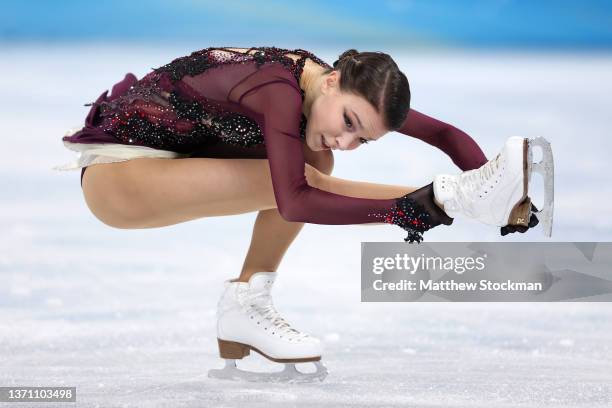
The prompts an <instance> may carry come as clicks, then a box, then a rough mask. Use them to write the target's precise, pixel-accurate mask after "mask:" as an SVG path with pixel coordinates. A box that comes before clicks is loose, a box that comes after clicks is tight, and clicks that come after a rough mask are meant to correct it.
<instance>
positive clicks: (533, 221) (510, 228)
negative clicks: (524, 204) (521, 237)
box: [499, 203, 540, 236]
mask: <svg viewBox="0 0 612 408" xmlns="http://www.w3.org/2000/svg"><path fill="white" fill-rule="evenodd" d="M536 211H538V209H537V207H536V206H535V205H533V203H531V217H530V218H529V224H528V226H527V227H525V226H523V225H511V224H508V225H504V226H503V227H501V228H500V231H499V232H500V234H501V235H502V236H504V235H508V234H510V233H514V232H517V231H518V232H520V233H521V234H524V233H525V232H526V231H527V230H528V229H529V228H533V227H535V226H536V225H538V224H539V223H540V221H539V220H538V217H536V215H535V214H534V212H536Z"/></svg>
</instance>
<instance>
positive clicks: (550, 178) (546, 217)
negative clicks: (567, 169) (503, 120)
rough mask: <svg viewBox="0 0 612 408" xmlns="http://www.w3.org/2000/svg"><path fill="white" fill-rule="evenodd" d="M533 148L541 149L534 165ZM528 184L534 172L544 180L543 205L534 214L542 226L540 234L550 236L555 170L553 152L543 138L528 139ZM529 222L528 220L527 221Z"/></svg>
mask: <svg viewBox="0 0 612 408" xmlns="http://www.w3.org/2000/svg"><path fill="white" fill-rule="evenodd" d="M534 146H538V147H539V148H540V149H542V159H541V160H540V161H539V162H537V163H534V162H533V154H532V151H531V149H532V148H533V147H534ZM528 163H529V182H530V183H531V173H532V172H536V173H538V174H540V175H541V176H542V178H543V180H544V204H543V205H542V207H541V208H540V209H539V210H538V211H535V212H534V214H535V215H536V217H537V218H538V221H540V223H541V224H542V232H543V233H544V235H545V236H547V237H550V236H552V224H553V211H554V194H555V189H554V182H555V170H554V159H553V152H552V148H551V146H550V142H548V140H546V139H545V138H543V137H541V136H540V137H536V138H534V139H529V160H528ZM527 222H529V219H528V220H527Z"/></svg>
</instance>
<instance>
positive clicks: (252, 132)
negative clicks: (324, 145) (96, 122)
mask: <svg viewBox="0 0 612 408" xmlns="http://www.w3.org/2000/svg"><path fill="white" fill-rule="evenodd" d="M231 48H232V47H209V48H204V49H202V50H199V51H195V52H193V53H191V54H190V55H188V56H184V57H180V58H176V59H174V60H173V61H172V62H170V63H168V64H166V65H163V66H161V67H158V68H153V71H152V72H150V73H149V74H147V75H146V76H144V77H143V78H142V79H141V80H139V81H138V82H136V83H135V84H134V85H133V86H132V87H130V89H129V90H128V92H127V93H126V94H125V95H122V96H121V97H119V98H117V99H116V100H114V101H111V102H102V103H101V104H100V105H101V109H100V112H101V113H100V116H101V118H102V124H101V126H102V127H103V129H104V130H105V131H106V132H109V133H111V134H113V135H114V136H115V137H116V138H118V139H119V140H120V141H121V142H122V143H125V144H136V145H145V146H149V147H153V148H157V149H164V150H173V151H177V152H181V153H190V152H193V151H194V150H201V149H203V148H205V147H206V146H207V145H213V144H216V143H219V142H223V143H227V144H231V145H234V146H239V147H245V148H248V147H251V146H255V145H260V144H265V142H264V137H263V134H262V129H261V127H260V126H259V124H258V123H257V122H256V121H255V120H253V118H251V117H249V115H245V114H244V112H240V110H238V109H235V108H236V105H235V104H232V103H230V102H228V100H227V99H228V98H227V94H228V90H229V88H227V87H226V85H225V84H224V81H226V79H227V81H228V83H231V84H232V85H233V84H235V83H238V80H237V78H235V77H236V76H238V74H239V73H240V72H243V71H240V70H232V69H229V68H230V66H235V65H241V64H251V65H253V64H254V65H255V66H256V67H257V68H259V67H261V66H262V65H264V64H266V63H278V64H280V65H281V66H282V67H284V68H286V69H287V70H288V71H289V72H290V73H291V74H292V75H293V77H294V78H295V80H296V82H297V84H298V86H299V81H300V78H301V75H302V72H303V70H304V64H305V62H306V58H310V59H311V60H312V61H314V62H315V63H317V64H319V65H321V66H324V67H330V66H329V65H328V64H327V63H326V62H325V61H323V60H321V59H319V58H318V57H317V56H316V55H314V54H312V53H311V52H309V51H306V50H303V49H293V50H290V49H282V48H277V47H251V48H249V49H248V50H246V51H245V52H240V51H235V50H231ZM253 51H254V52H253ZM289 54H294V55H297V56H299V58H298V59H297V60H296V61H294V60H293V59H292V58H291V57H289V56H288V55H289ZM330 68H331V67H330ZM244 72H246V71H244ZM213 78H214V80H213ZM217 88H218V89H217ZM300 92H301V94H302V100H303V98H304V91H303V90H301V89H300ZM306 124H307V119H306V117H305V116H304V115H303V114H302V117H301V120H300V125H299V135H300V138H302V139H305V130H306Z"/></svg>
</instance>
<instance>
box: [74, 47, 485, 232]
mask: <svg viewBox="0 0 612 408" xmlns="http://www.w3.org/2000/svg"><path fill="white" fill-rule="evenodd" d="M229 48H233V47H209V48H205V49H202V50H199V51H195V52H193V53H191V54H190V55H188V56H184V57H180V58H177V59H175V60H173V61H172V62H170V63H169V64H166V65H164V66H161V67H159V68H154V69H153V71H152V72H150V73H148V74H147V75H146V76H144V77H143V78H142V79H140V80H137V78H136V77H135V76H134V75H133V74H131V73H128V74H127V75H126V76H125V78H124V80H123V81H121V82H119V83H118V84H116V85H115V86H114V87H113V90H112V94H111V96H110V97H107V93H108V91H105V92H104V93H103V94H102V95H100V97H99V98H98V99H97V100H96V101H95V102H94V103H93V104H92V108H91V110H90V112H89V114H88V116H87V118H86V121H85V127H83V129H81V130H79V131H78V132H76V133H74V134H72V135H70V136H65V137H64V138H63V139H62V140H63V141H64V142H65V143H66V144H73V143H78V144H87V143H90V144H107V143H108V144H119V145H131V146H142V147H144V148H145V149H146V148H152V149H156V150H155V151H157V150H159V151H166V152H174V153H176V154H177V155H181V156H180V157H189V156H204V157H219V158H245V157H251V158H267V159H268V161H269V165H270V172H271V177H272V183H273V189H274V194H275V198H276V203H277V208H278V209H279V212H280V213H281V215H282V216H283V217H284V218H285V219H286V220H288V221H294V222H306V223H312V224H333V225H342V224H344V225H346V224H363V223H380V222H384V223H389V224H394V225H398V226H399V227H401V228H403V229H404V230H405V231H406V232H408V236H407V237H406V238H405V239H404V240H405V241H409V242H415V241H416V242H421V240H422V233H423V232H424V231H427V230H428V229H430V228H432V227H434V226H436V225H440V224H446V225H450V224H451V223H452V218H450V217H448V216H447V215H446V213H444V211H442V210H441V209H440V208H439V207H437V206H436V205H435V204H434V203H433V189H432V184H429V185H427V186H424V187H422V188H421V189H419V190H417V191H414V192H413V193H410V194H406V195H404V196H402V197H397V198H393V199H383V200H381V199H367V198H355V197H349V196H344V195H339V194H334V193H331V192H328V191H324V190H321V189H318V188H315V187H312V186H310V185H308V183H307V181H306V177H305V174H304V168H305V160H304V154H303V151H302V148H303V147H302V144H303V143H305V130H306V123H307V122H306V120H307V119H306V117H305V116H304V115H303V113H302V103H303V100H304V91H303V90H302V89H301V88H300V86H299V81H300V77H301V74H302V71H303V68H304V63H305V62H306V58H310V59H311V60H312V61H314V62H315V63H317V64H320V65H321V66H324V67H326V68H327V67H329V68H331V67H330V66H329V65H328V64H327V63H325V62H324V61H322V60H321V59H319V58H318V57H317V56H315V55H314V54H312V53H310V52H309V51H306V50H303V49H294V50H289V49H281V48H276V47H252V48H249V49H248V50H247V51H234V50H230V49H229ZM253 51H254V52H253ZM287 54H294V55H298V56H300V58H299V59H298V60H297V61H294V60H293V59H292V58H290V57H289V56H287ZM398 132H400V133H403V134H406V135H410V136H414V137H417V138H419V139H422V140H423V141H425V142H427V143H429V144H431V145H433V146H436V147H438V148H440V149H441V150H443V151H444V152H445V153H446V154H448V155H449V156H450V157H451V159H452V160H453V162H454V163H455V164H456V165H457V166H458V167H460V168H461V169H462V170H470V169H474V168H478V167H480V166H481V165H482V164H484V163H486V162H487V159H486V157H485V155H484V154H483V152H482V150H481V149H480V148H479V147H478V145H477V144H476V143H475V142H474V140H473V139H472V138H471V137H470V136H468V135H467V134H465V133H464V132H462V131H460V130H459V129H457V128H455V127H453V126H451V125H448V124H446V123H444V122H441V121H438V120H436V119H433V118H431V117H429V116H426V115H423V114H421V113H419V112H417V111H414V110H410V111H409V113H408V115H407V118H406V121H405V122H404V124H403V126H402V127H401V129H398ZM104 146H106V145H104ZM108 146H111V145H108Z"/></svg>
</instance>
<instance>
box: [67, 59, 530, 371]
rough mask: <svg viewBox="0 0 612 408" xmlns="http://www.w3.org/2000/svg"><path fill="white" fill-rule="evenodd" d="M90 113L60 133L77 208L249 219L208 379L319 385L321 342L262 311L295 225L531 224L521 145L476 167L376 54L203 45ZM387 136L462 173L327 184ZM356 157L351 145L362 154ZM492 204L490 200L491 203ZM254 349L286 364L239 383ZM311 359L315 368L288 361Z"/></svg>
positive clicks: (131, 82)
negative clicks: (218, 363)
mask: <svg viewBox="0 0 612 408" xmlns="http://www.w3.org/2000/svg"><path fill="white" fill-rule="evenodd" d="M107 94H108V91H105V92H104V93H102V94H101V95H100V96H99V97H98V98H97V100H96V101H95V102H92V103H91V104H87V105H86V106H89V105H91V108H90V111H89V114H88V115H87V117H86V120H85V126H84V127H82V128H79V129H74V130H73V131H70V132H69V133H68V134H67V135H66V136H64V137H63V139H62V140H63V142H64V144H65V145H66V147H68V148H70V149H73V150H75V151H78V152H80V153H81V154H80V156H79V158H78V159H77V160H76V161H75V162H74V163H72V164H70V165H67V166H63V167H59V168H58V169H62V170H66V169H79V168H80V169H82V170H81V185H82V190H83V194H84V198H85V201H86V203H87V206H88V207H89V209H90V210H91V212H92V213H93V214H94V215H95V216H96V217H97V218H98V219H99V220H100V221H101V222H103V223H105V224H107V225H109V226H112V227H115V228H122V229H131V228H156V227H163V226H168V225H173V224H177V223H181V222H185V221H189V220H195V219H198V218H202V217H214V216H226V215H232V214H242V213H246V212H252V211H258V215H257V218H256V221H255V225H254V228H253V232H252V240H251V244H250V247H249V250H248V253H247V255H246V258H245V260H244V263H243V266H242V270H241V272H240V274H239V276H238V277H237V278H234V279H230V280H226V281H225V282H224V285H225V290H224V293H223V295H222V297H221V300H220V301H219V303H218V312H217V318H218V324H217V338H218V344H219V351H220V355H221V357H222V358H224V359H226V367H225V368H224V369H223V370H211V376H216V377H221V378H243V379H254V380H261V379H262V376H263V377H265V378H266V379H291V380H299V379H306V380H310V379H312V378H317V379H322V378H324V377H325V375H326V373H327V371H326V369H325V367H324V366H323V365H322V364H321V362H320V360H321V351H322V347H321V342H320V341H319V339H317V338H316V337H314V336H311V335H309V334H306V333H303V332H300V331H299V330H297V329H295V328H293V327H292V326H291V325H290V324H289V323H288V322H287V321H286V320H285V319H283V318H282V317H281V316H280V315H279V314H278V312H277V311H276V309H275V307H274V305H273V303H272V298H271V296H270V291H271V287H272V284H273V282H274V279H275V278H276V270H277V268H278V266H279V264H280V262H281V260H282V258H283V255H284V254H285V252H286V251H287V249H288V247H289V246H290V245H291V243H292V242H293V240H294V239H295V237H296V236H297V234H298V233H299V232H300V230H301V229H302V227H303V226H304V223H312V224H333V225H347V224H365V223H368V224H392V225H396V226H399V227H400V228H402V229H403V230H404V231H405V232H406V233H407V237H406V238H405V239H404V240H405V241H407V242H410V243H419V242H421V241H422V239H423V236H422V234H423V233H424V232H425V231H427V230H429V229H431V228H434V227H436V226H440V225H447V226H448V225H451V224H452V222H453V219H454V218H455V217H457V216H465V217H467V218H471V219H474V220H476V221H480V222H484V223H487V224H490V225H494V226H498V227H500V233H501V235H505V234H507V233H512V232H516V231H518V232H521V233H524V232H525V231H526V230H527V229H528V228H531V227H533V226H535V225H536V224H537V223H538V217H537V216H536V211H537V209H536V208H535V207H534V206H533V204H531V202H530V199H529V196H528V180H529V176H530V173H529V172H528V170H530V169H528V168H527V167H528V166H526V165H525V163H526V162H527V160H528V158H529V157H528V155H529V153H530V150H529V149H528V147H529V143H528V140H527V139H523V138H519V137H513V138H510V139H508V141H507V142H506V144H505V146H504V148H503V149H502V151H501V152H500V153H499V154H498V155H497V156H496V157H495V158H494V159H493V160H490V161H487V159H486V157H485V155H484V154H483V152H482V150H481V149H480V148H479V146H478V145H477V144H476V142H475V141H474V140H473V139H472V138H471V137H470V136H468V135H467V134H466V133H464V132H463V131H461V130H459V129H457V128H456V127H454V126H452V125H449V124H447V123H444V122H442V121H440V120H437V119H434V118H432V117H430V116H427V115H425V114H423V113H420V112H418V111H416V110H414V109H411V108H410V88H409V84H408V80H407V78H406V76H405V75H404V74H403V73H402V72H401V71H400V70H399V68H398V66H397V64H396V63H395V62H394V60H393V59H392V58H391V57H390V56H389V55H388V54H385V53H382V52H357V51H356V50H354V49H350V50H347V51H345V52H344V53H342V54H341V55H340V57H339V58H338V60H336V61H335V62H334V64H333V66H330V65H328V64H327V63H326V62H324V61H323V60H321V59H320V58H318V57H317V56H316V55H314V54H313V53H311V52H309V51H306V50H303V49H293V50H290V49H282V48H277V47H251V48H248V49H246V48H230V47H209V48H205V49H202V50H198V51H195V52H193V53H191V54H190V55H188V56H184V57H180V58H176V59H174V60H173V61H171V62H170V63H168V64H166V65H163V66H161V67H158V68H153V69H152V71H151V72H149V73H148V74H147V75H145V76H144V77H143V78H142V79H140V80H138V79H137V78H136V76H135V75H133V74H132V73H128V74H126V75H125V78H124V79H123V80H122V81H120V82H118V83H117V84H115V85H114V86H113V88H112V92H111V95H110V96H108V95H107ZM391 131H396V132H399V133H402V134H405V135H408V136H412V137H416V138H419V139H421V140H423V141H424V142H426V143H428V144H430V145H432V146H435V147H437V148H439V149H440V150H442V151H443V152H444V153H446V154H447V155H448V156H449V157H450V158H451V159H452V161H453V162H454V163H455V164H456V165H457V166H458V167H459V168H460V169H461V170H462V171H463V172H462V173H460V174H457V175H437V176H436V177H435V178H434V180H433V181H432V182H431V183H429V184H427V185H425V186H422V187H410V186H400V185H389V184H377V183H369V182H360V181H352V180H346V179H341V178H337V177H334V176H332V175H331V173H332V170H333V166H334V156H333V151H334V150H342V151H345V150H354V149H357V148H361V147H362V146H364V145H366V144H368V143H376V142H377V141H378V140H379V139H381V138H382V137H383V136H384V135H385V134H387V133H389V132H391ZM364 147H365V146H364ZM500 203H501V204H500ZM250 350H255V351H257V352H258V353H260V354H262V355H263V356H265V357H266V358H268V359H270V360H273V361H277V362H283V363H286V366H285V370H284V371H282V372H279V373H269V375H267V376H265V375H263V374H261V373H249V372H245V371H242V370H239V369H237V368H236V365H235V360H236V359H241V358H243V357H244V356H246V355H248V354H249V351H250ZM305 361H312V362H315V364H316V365H317V372H316V373H301V372H299V371H297V370H296V369H295V363H297V362H305Z"/></svg>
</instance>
